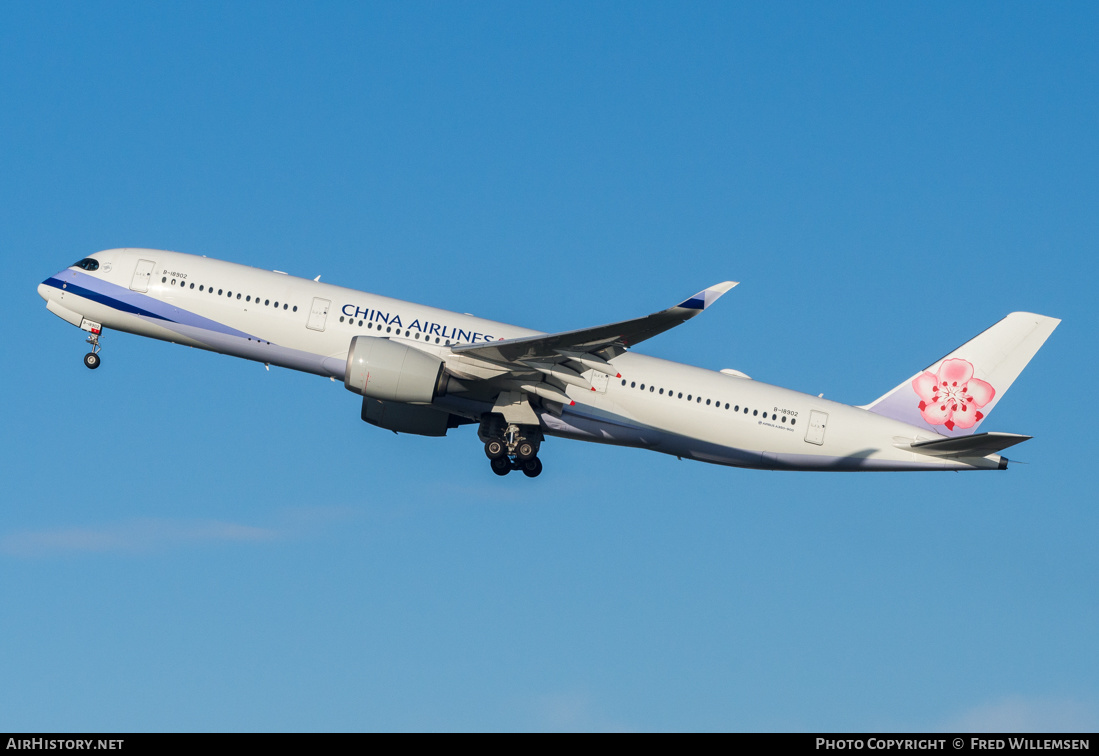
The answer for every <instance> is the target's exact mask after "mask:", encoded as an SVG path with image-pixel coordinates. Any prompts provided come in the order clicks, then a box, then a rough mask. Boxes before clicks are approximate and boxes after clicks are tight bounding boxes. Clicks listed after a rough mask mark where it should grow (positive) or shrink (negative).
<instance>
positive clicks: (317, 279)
mask: <svg viewBox="0 0 1099 756" xmlns="http://www.w3.org/2000/svg"><path fill="white" fill-rule="evenodd" d="M313 280H314V281H319V280H321V277H320V276H317V277H316V278H314V279H313Z"/></svg>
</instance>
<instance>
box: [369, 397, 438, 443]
mask: <svg viewBox="0 0 1099 756" xmlns="http://www.w3.org/2000/svg"><path fill="white" fill-rule="evenodd" d="M362 418H363V420H365V421H366V422H368V423H370V424H371V425H376V426H378V427H379V428H385V429H386V430H391V431H395V432H397V433H412V434H415V435H417V436H445V435H446V431H447V428H450V427H452V426H453V425H457V423H452V422H451V417H450V415H449V414H448V413H446V412H443V411H442V410H437V409H435V408H434V407H427V406H424V405H422V404H402V403H400V402H385V401H380V400H378V399H371V398H370V397H369V396H364V397H363V412H362Z"/></svg>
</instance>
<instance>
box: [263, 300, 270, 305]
mask: <svg viewBox="0 0 1099 756" xmlns="http://www.w3.org/2000/svg"><path fill="white" fill-rule="evenodd" d="M263 303H264V304H265V305H269V304H271V300H270V299H265V300H263Z"/></svg>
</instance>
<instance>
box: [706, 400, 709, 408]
mask: <svg viewBox="0 0 1099 756" xmlns="http://www.w3.org/2000/svg"><path fill="white" fill-rule="evenodd" d="M706 406H707V407H709V406H710V400H709V399H707V400H706Z"/></svg>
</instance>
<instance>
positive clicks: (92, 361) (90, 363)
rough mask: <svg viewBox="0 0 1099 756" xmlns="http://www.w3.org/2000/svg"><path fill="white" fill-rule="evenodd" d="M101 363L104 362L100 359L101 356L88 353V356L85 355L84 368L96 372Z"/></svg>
mask: <svg viewBox="0 0 1099 756" xmlns="http://www.w3.org/2000/svg"><path fill="white" fill-rule="evenodd" d="M100 362H102V360H100V359H99V355H98V354H96V353H95V352H88V353H87V354H86V355H84V367H86V368H88V369H89V370H95V369H96V368H97V367H99V363H100Z"/></svg>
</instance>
